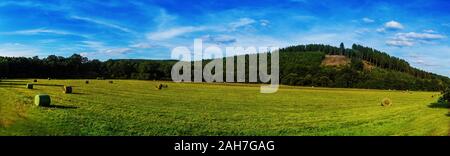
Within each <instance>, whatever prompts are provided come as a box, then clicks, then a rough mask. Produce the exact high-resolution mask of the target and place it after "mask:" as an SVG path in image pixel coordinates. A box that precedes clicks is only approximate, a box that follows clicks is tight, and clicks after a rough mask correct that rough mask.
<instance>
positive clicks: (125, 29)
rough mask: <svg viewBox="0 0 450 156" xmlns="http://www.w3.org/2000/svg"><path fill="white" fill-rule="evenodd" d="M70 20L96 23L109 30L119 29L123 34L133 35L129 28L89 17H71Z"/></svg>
mask: <svg viewBox="0 0 450 156" xmlns="http://www.w3.org/2000/svg"><path fill="white" fill-rule="evenodd" d="M70 18H72V19H76V20H81V21H85V22H89V23H94V24H98V25H101V26H105V27H109V28H113V29H117V30H120V31H123V32H127V33H132V32H133V31H131V30H130V29H128V28H125V27H122V26H119V25H116V24H112V23H109V22H106V21H103V20H98V19H93V18H88V17H80V16H71V17H70Z"/></svg>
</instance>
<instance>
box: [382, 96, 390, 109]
mask: <svg viewBox="0 0 450 156" xmlns="http://www.w3.org/2000/svg"><path fill="white" fill-rule="evenodd" d="M391 105H392V101H391V99H389V98H384V99H383V100H382V101H381V106H384V107H387V106H391Z"/></svg>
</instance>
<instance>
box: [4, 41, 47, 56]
mask: <svg viewBox="0 0 450 156" xmlns="http://www.w3.org/2000/svg"><path fill="white" fill-rule="evenodd" d="M39 54H40V50H39V49H37V48H33V47H30V46H27V45H23V44H20V43H4V44H0V56H10V57H17V56H25V57H31V56H36V55H39Z"/></svg>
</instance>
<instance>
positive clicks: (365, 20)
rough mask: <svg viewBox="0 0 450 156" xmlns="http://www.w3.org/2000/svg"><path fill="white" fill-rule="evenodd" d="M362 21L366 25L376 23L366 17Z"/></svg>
mask: <svg viewBox="0 0 450 156" xmlns="http://www.w3.org/2000/svg"><path fill="white" fill-rule="evenodd" d="M362 21H363V22H365V23H373V22H375V20H373V19H370V18H367V17H364V18H363V19H362Z"/></svg>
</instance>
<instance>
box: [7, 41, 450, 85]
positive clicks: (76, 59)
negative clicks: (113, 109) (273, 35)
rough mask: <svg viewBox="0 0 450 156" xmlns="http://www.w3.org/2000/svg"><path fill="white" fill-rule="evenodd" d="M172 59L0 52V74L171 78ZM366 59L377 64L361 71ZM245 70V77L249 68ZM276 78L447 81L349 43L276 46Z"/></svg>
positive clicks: (395, 82)
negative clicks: (327, 62)
mask: <svg viewBox="0 0 450 156" xmlns="http://www.w3.org/2000/svg"><path fill="white" fill-rule="evenodd" d="M327 54H328V55H345V56H347V57H348V58H351V63H350V64H349V65H347V66H343V67H338V68H336V67H327V66H323V65H321V63H322V60H323V59H324V58H325V55H327ZM248 58H249V55H246V60H247V61H246V63H247V67H248ZM236 60H237V59H235V63H236ZM208 61H211V60H206V61H204V63H203V64H206V63H207V62H208ZM176 62H177V61H176V60H107V61H104V62H102V61H99V60H89V59H88V58H86V57H82V56H80V55H78V54H74V55H72V56H70V57H67V58H65V57H61V56H54V55H51V56H48V57H47V58H43V59H39V58H38V57H32V58H25V57H0V77H2V78H4V77H7V78H73V79H75V78H97V77H105V78H112V79H140V80H170V79H171V75H170V73H171V69H172V66H173V65H174V64H175V63H176ZM269 62H270V61H269ZM364 62H368V63H370V64H371V65H373V66H375V67H376V68H374V69H372V70H365V69H364V66H365V65H364ZM224 63H225V61H224ZM269 65H270V64H269ZM224 67H225V66H224ZM269 69H270V68H269ZM224 71H225V70H224ZM246 72H247V74H246V76H247V80H248V68H247V70H246ZM224 75H226V74H224ZM280 81H281V83H282V84H286V85H300V86H322V87H344V88H374V89H399V90H443V89H444V88H446V87H448V85H449V84H450V80H449V78H447V77H444V76H440V75H436V74H433V73H429V72H425V71H422V70H419V69H416V68H413V67H411V66H410V65H409V64H408V62H406V61H404V60H401V59H399V58H396V57H392V56H389V55H388V54H386V53H384V52H380V51H378V50H375V49H371V48H368V47H363V46H360V45H353V46H352V48H351V49H347V48H345V47H344V44H341V45H340V46H339V47H333V46H329V45H321V44H311V45H298V46H291V47H287V48H283V49H280Z"/></svg>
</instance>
